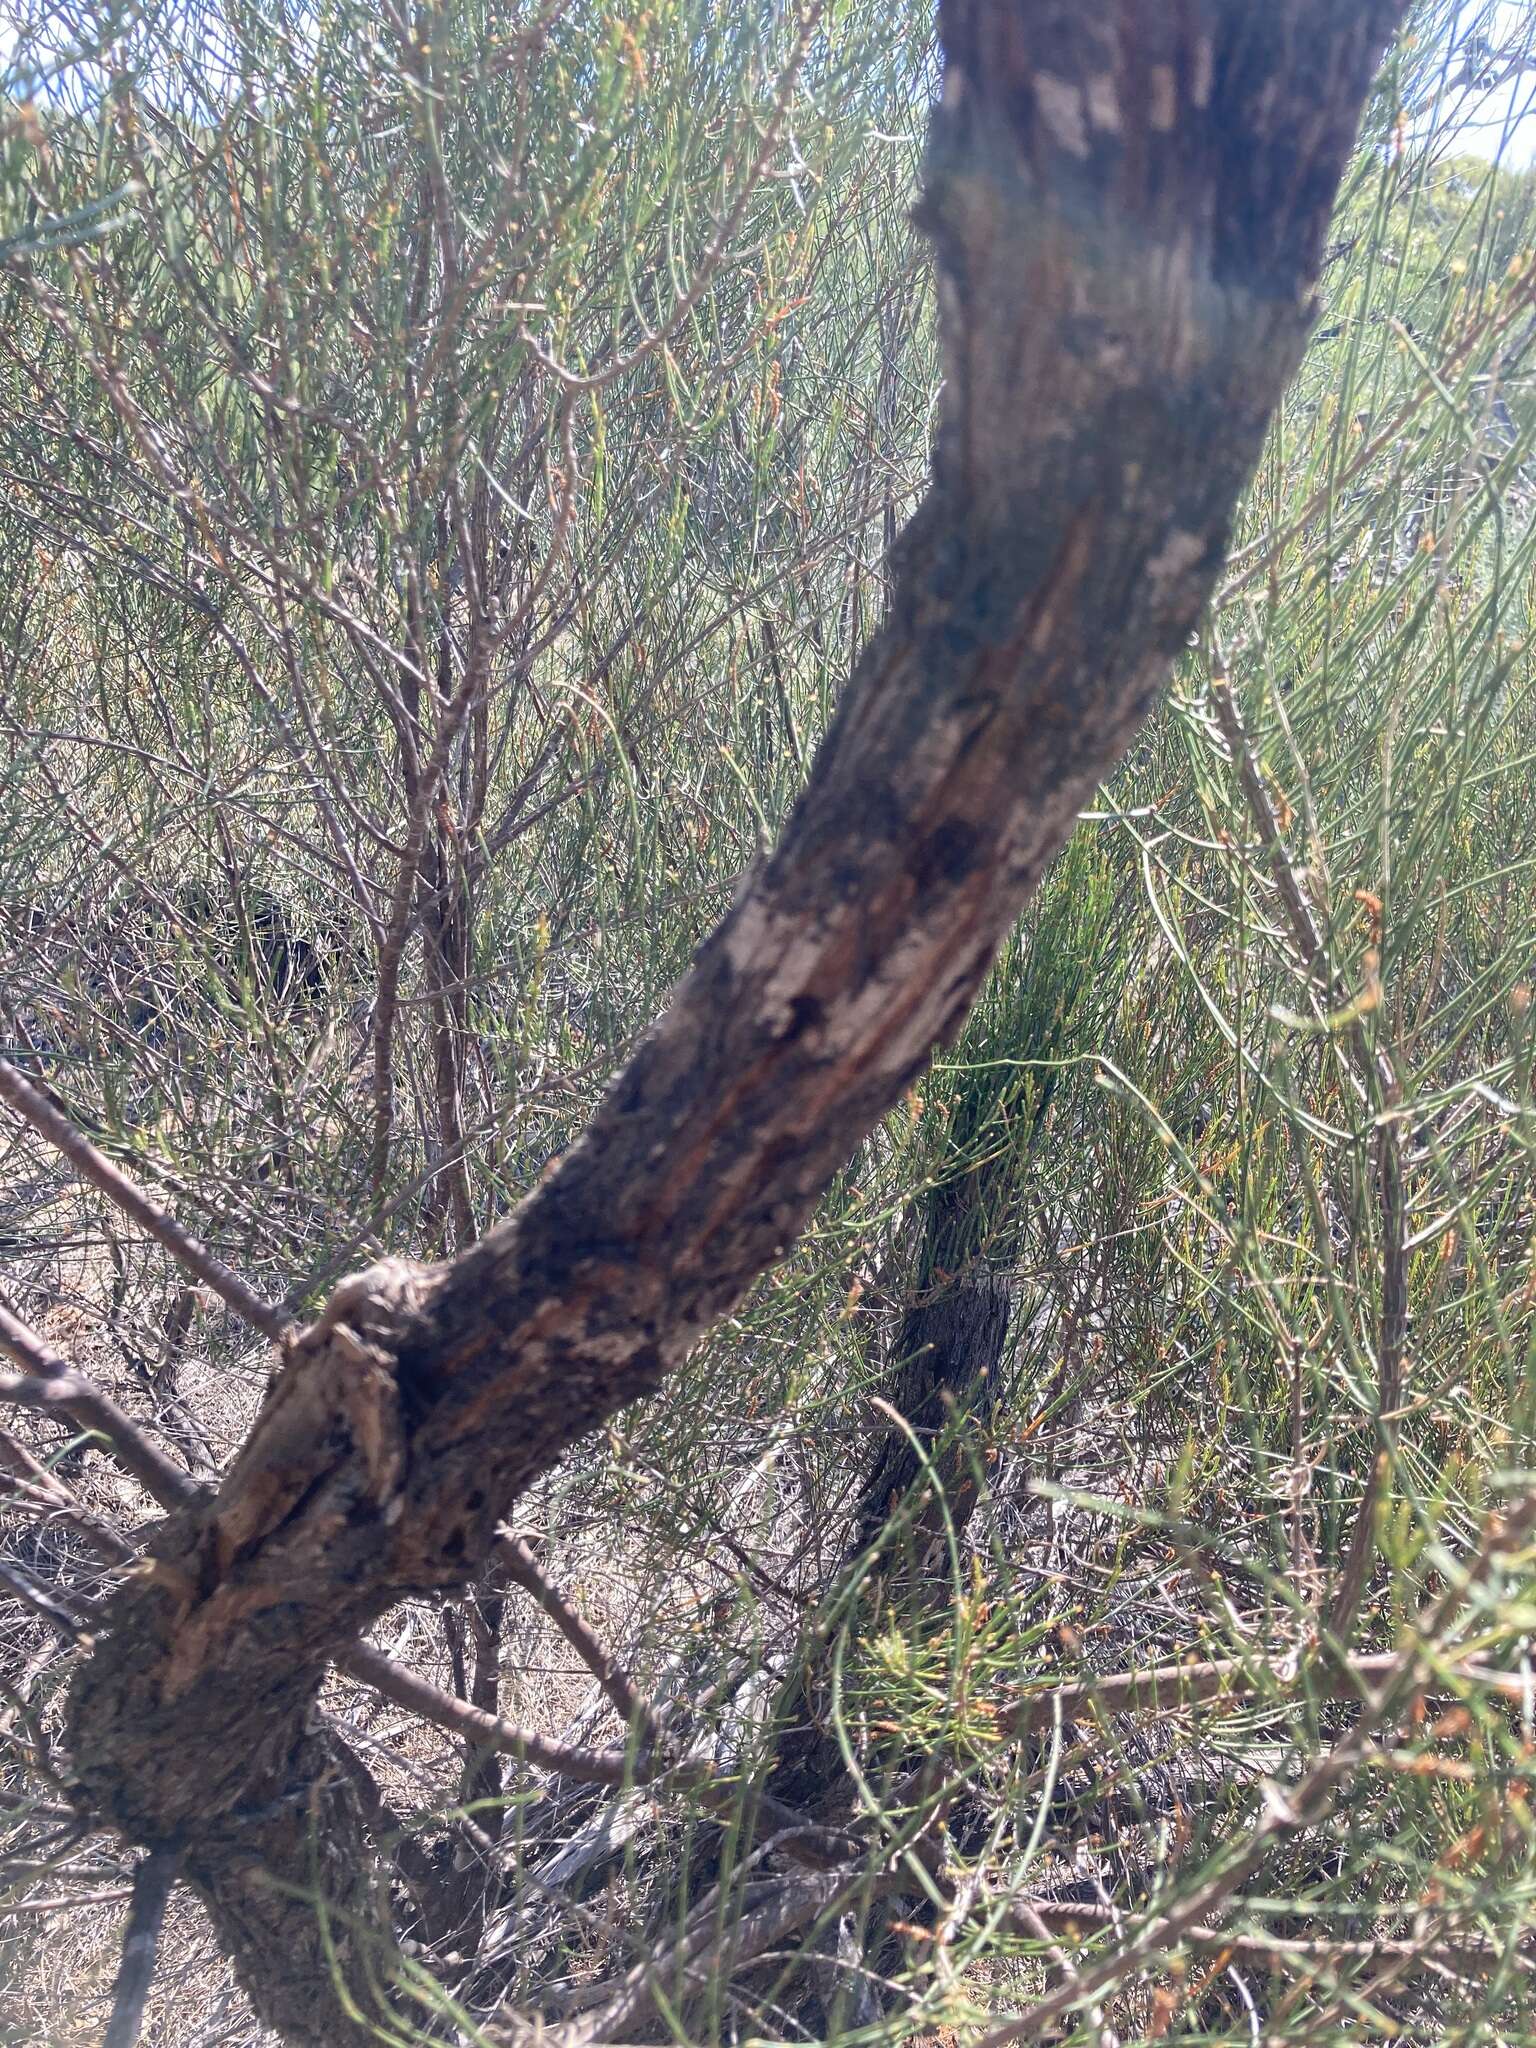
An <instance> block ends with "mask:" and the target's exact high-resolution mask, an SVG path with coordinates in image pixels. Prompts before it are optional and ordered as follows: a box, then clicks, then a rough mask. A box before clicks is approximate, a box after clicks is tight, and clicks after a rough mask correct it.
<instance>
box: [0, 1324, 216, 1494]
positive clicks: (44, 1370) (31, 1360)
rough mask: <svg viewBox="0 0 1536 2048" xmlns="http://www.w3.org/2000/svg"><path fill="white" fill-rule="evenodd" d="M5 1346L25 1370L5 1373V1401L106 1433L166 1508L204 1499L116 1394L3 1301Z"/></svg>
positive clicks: (0, 1345)
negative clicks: (56, 1412)
mask: <svg viewBox="0 0 1536 2048" xmlns="http://www.w3.org/2000/svg"><path fill="white" fill-rule="evenodd" d="M0 1351H6V1352H9V1354H10V1355H11V1357H12V1358H14V1359H15V1360H16V1362H17V1364H18V1365H20V1366H22V1367H23V1368H24V1370H23V1372H21V1373H20V1374H13V1373H0V1401H14V1402H16V1403H17V1405H18V1406H20V1407H24V1408H58V1409H61V1410H62V1411H63V1412H64V1414H66V1415H67V1416H68V1417H69V1419H70V1421H71V1422H73V1423H74V1424H75V1425H76V1426H77V1427H78V1428H80V1429H84V1430H89V1431H90V1432H91V1433H92V1434H93V1435H96V1436H101V1437H105V1438H106V1440H107V1442H108V1443H109V1444H110V1445H111V1446H112V1449H113V1451H114V1452H115V1453H116V1456H117V1461H118V1463H119V1464H120V1465H121V1466H122V1467H123V1469H124V1470H125V1471H126V1472H129V1473H131V1474H132V1475H133V1477H134V1478H135V1479H137V1480H138V1482H139V1484H140V1485H141V1486H142V1487H143V1488H144V1490H145V1492H146V1493H147V1494H149V1495H150V1497H151V1498H152V1499H153V1500H156V1501H158V1502H159V1504H160V1506H161V1507H163V1508H177V1507H185V1506H186V1504H187V1503H188V1502H189V1501H193V1500H196V1499H198V1498H199V1496H200V1495H201V1493H202V1488H201V1487H200V1486H199V1485H198V1484H197V1481H196V1480H195V1479H192V1478H189V1477H188V1475H187V1474H186V1473H185V1472H183V1471H182V1470H181V1469H180V1467H179V1466H176V1465H173V1464H172V1463H171V1461H170V1459H169V1458H168V1457H167V1456H166V1455H165V1453H164V1452H163V1451H161V1450H159V1449H157V1448H156V1446H155V1445H154V1444H152V1443H151V1442H150V1440H149V1438H148V1437H147V1436H146V1435H145V1434H144V1432H143V1430H142V1429H140V1427H139V1425H138V1424H137V1423H136V1422H134V1421H133V1420H132V1419H131V1418H130V1417H129V1416H127V1415H125V1414H124V1413H123V1411H122V1409H121V1408H119V1407H118V1405H117V1403H116V1402H115V1401H114V1400H113V1399H112V1398H111V1396H110V1395H108V1394H104V1393H103V1392H102V1391H101V1389H100V1388H99V1387H97V1386H95V1385H94V1384H93V1383H92V1382H91V1381H90V1380H88V1379H87V1378H86V1377H85V1375H84V1374H83V1373H80V1372H76V1370H75V1368H74V1367H73V1366H72V1365H70V1364H69V1363H68V1362H67V1361H66V1360H65V1359H63V1358H61V1357H60V1356H59V1354H58V1352H57V1351H55V1350H54V1348H53V1346H52V1345H51V1344H48V1343H46V1342H45V1341H44V1340H43V1338H41V1337H39V1336H38V1334H37V1333H36V1331H35V1330H30V1329H28V1327H27V1325H26V1324H25V1323H24V1322H22V1320H21V1319H20V1317H19V1316H16V1315H14V1314H13V1313H12V1312H11V1310H10V1309H9V1308H8V1307H7V1306H6V1304H5V1302H4V1301H3V1300H0Z"/></svg>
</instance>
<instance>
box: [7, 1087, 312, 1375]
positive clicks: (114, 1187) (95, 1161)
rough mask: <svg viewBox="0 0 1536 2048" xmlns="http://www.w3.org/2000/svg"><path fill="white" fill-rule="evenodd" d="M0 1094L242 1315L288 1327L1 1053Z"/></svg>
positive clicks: (272, 1328)
mask: <svg viewBox="0 0 1536 2048" xmlns="http://www.w3.org/2000/svg"><path fill="white" fill-rule="evenodd" d="M0 1100H3V1101H5V1102H7V1103H9V1105H10V1107H11V1108H12V1109H14V1110H15V1111H16V1113H17V1115H18V1116H21V1117H24V1118H25V1119H26V1121H27V1122H28V1123H29V1124H31V1126H32V1128H33V1129H34V1130H35V1131H37V1132H38V1133H39V1134H40V1135H41V1136H42V1137H44V1138H46V1139H47V1140H48V1142H49V1144H50V1145H52V1146H53V1147H54V1149H55V1150H56V1151H58V1152H60V1153H62V1154H63V1156H64V1157H65V1158H66V1159H67V1160H68V1161H69V1163H70V1165H71V1166H73V1167H75V1168H76V1169H77V1171H78V1172H80V1173H81V1174H83V1175H84V1177H85V1178H86V1179H87V1180H88V1181H90V1182H91V1183H92V1185H93V1186H95V1187H97V1188H99V1189H100V1190H101V1192H102V1193H103V1194H104V1195H106V1196H107V1197H108V1199H109V1200H110V1201H113V1202H115V1203H116V1204H117V1206H118V1207H119V1208H120V1209H121V1210H123V1211H124V1213H125V1214H127V1215H129V1216H131V1217H132V1218H133V1220H134V1222H135V1223H138V1224H141V1225H142V1226H143V1228H144V1229H145V1230H147V1231H148V1232H149V1234H150V1236H151V1237H152V1238H154V1240H155V1242H156V1243H157V1244H160V1245H163V1246H164V1247H165V1249H166V1250H167V1251H168V1252H169V1253H170V1254H171V1256H172V1258H174V1259H176V1260H178V1261H179V1262H180V1263H181V1264H182V1265H183V1266H185V1267H186V1268H187V1270H188V1272H191V1273H195V1274H196V1275H197V1277H198V1279H199V1280H201V1281H202V1282H203V1283H204V1284H205V1285H206V1286H208V1287H211V1288H212V1289H213V1291H214V1293H215V1294H216V1295H218V1297H219V1299H220V1300H221V1301H223V1302H224V1303H226V1304H227V1305H228V1306H229V1307H230V1308H232V1309H233V1310H234V1311H235V1314H236V1315H237V1316H240V1317H242V1318H243V1319H244V1321H246V1322H248V1323H249V1324H250V1325H251V1326H252V1328H253V1329H257V1330H260V1331H261V1333H262V1335H263V1336H264V1337H270V1338H271V1339H272V1341H273V1342H274V1343H277V1342H279V1341H280V1340H281V1338H282V1337H283V1335H284V1333H285V1332H286V1331H287V1330H288V1328H289V1322H288V1318H287V1317H286V1316H285V1315H284V1314H283V1312H282V1310H281V1309H280V1308H277V1307H276V1306H274V1304H273V1303H271V1302H269V1301H263V1300H262V1298H261V1296H260V1295H259V1294H256V1293H254V1292H253V1291H252V1290H251V1289H250V1288H249V1287H247V1285H246V1284H245V1282H244V1281H243V1280H242V1279H241V1278H240V1276H239V1274H238V1273H232V1272H231V1271H230V1270H229V1268H228V1266H226V1265H224V1264H223V1262H222V1261H221V1260H219V1259H217V1258H215V1257H214V1255H213V1253H212V1252H211V1251H209V1249H208V1247H207V1246H206V1245H205V1244H203V1243H201V1242H200V1241H199V1240H198V1239H197V1238H195V1237H194V1236H193V1235H192V1233H191V1232H190V1231H189V1230H185V1229H183V1227H182V1225H181V1224H179V1223H178V1222H177V1221H176V1219H175V1217H174V1216H172V1215H170V1214H169V1213H168V1212H167V1211H166V1210H164V1209H162V1208H161V1207H160V1205H159V1203H158V1202H154V1201H151V1199H150V1198H149V1196H148V1195H146V1194H145V1192H144V1190H143V1189H142V1188H141V1187H139V1186H138V1185H137V1183H136V1182H134V1181H131V1180H130V1179H129V1178H128V1176H127V1174H125V1173H124V1172H123V1171H122V1169H121V1168H120V1167H118V1166H114V1165H113V1163H112V1161H111V1160H110V1159H108V1158H107V1156H106V1154H105V1153H104V1152H99V1151H98V1150H97V1149H96V1147H95V1146H94V1145H93V1144H92V1143H91V1141H90V1139H89V1138H87V1137H85V1136H84V1135H83V1133H81V1132H80V1131H78V1130H77V1129H76V1128H75V1126H74V1125H73V1124H72V1123H71V1122H70V1120H69V1118H68V1117H67V1116H65V1115H64V1114H63V1113H62V1111H60V1110H58V1109H56V1108H55V1107H54V1105H53V1104H52V1103H51V1102H50V1101H49V1100H48V1098H47V1096H46V1095H44V1094H42V1093H41V1092H40V1090H38V1089H36V1088H34V1087H33V1085H32V1083H31V1082H30V1081H29V1080H28V1079H27V1078H26V1076H25V1075H24V1074H22V1073H20V1072H19V1071H18V1070H17V1069H16V1068H15V1067H13V1066H12V1065H11V1063H10V1061H9V1060H4V1059H0Z"/></svg>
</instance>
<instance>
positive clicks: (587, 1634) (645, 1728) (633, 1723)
mask: <svg viewBox="0 0 1536 2048" xmlns="http://www.w3.org/2000/svg"><path fill="white" fill-rule="evenodd" d="M495 1551H496V1555H497V1556H498V1557H499V1558H500V1559H501V1562H502V1564H503V1566H504V1567H505V1568H506V1572H507V1576H508V1577H509V1578H510V1579H511V1580H512V1581H513V1583H514V1584H515V1585H518V1586H521V1587H522V1588H523V1590H524V1592H527V1593H531V1594H532V1595H533V1597H534V1599H535V1600H537V1601H538V1603H539V1605H540V1606H541V1607H542V1608H543V1610H544V1612H545V1613H546V1614H547V1615H548V1616H549V1618H550V1620H551V1621H552V1622H553V1623H554V1624H555V1626H556V1628H558V1629H559V1631H560V1633H561V1634H562V1635H563V1636H564V1637H565V1639H566V1641H567V1642H568V1643H569V1644H570V1645H571V1647H572V1649H573V1650H575V1652H576V1654H577V1656H578V1657H580V1658H581V1660H582V1662H583V1663H584V1664H585V1665H586V1667H587V1669H588V1670H589V1671H590V1672H591V1673H592V1676H593V1677H594V1678H595V1679H596V1680H597V1682H598V1684H599V1685H600V1686H601V1687H602V1689H603V1691H604V1692H605V1693H606V1694H607V1695H608V1698H609V1699H610V1700H611V1701H612V1703H613V1708H614V1711H615V1713H616V1714H617V1715H618V1717H619V1719H620V1720H621V1721H623V1722H624V1723H625V1725H626V1726H627V1727H633V1728H635V1729H636V1730H638V1732H639V1735H640V1738H641V1740H642V1742H643V1743H644V1744H645V1746H646V1747H647V1748H651V1747H653V1746H654V1745H655V1743H656V1742H657V1741H658V1739H659V1734H660V1730H659V1724H658V1722H657V1718H656V1714H655V1711H654V1709H653V1708H651V1707H650V1706H649V1705H648V1704H647V1702H646V1701H645V1700H644V1699H642V1697H641V1695H640V1692H639V1689H638V1687H637V1686H636V1684H635V1682H634V1680H633V1679H632V1678H631V1677H630V1675H629V1673H628V1672H627V1671H626V1670H624V1668H623V1666H622V1665H621V1664H619V1662H618V1661H617V1659H616V1658H614V1657H613V1655H612V1654H611V1653H610V1652H609V1651H608V1650H607V1649H606V1648H605V1647H604V1645H603V1644H602V1643H601V1642H600V1641H599V1640H598V1638H597V1636H596V1634H595V1633H594V1631H593V1630H592V1629H591V1628H589V1627H588V1625H587V1623H586V1622H585V1621H584V1620H583V1619H582V1617H581V1615H580V1614H578V1613H577V1611H576V1609H575V1608H574V1607H573V1606H572V1605H571V1603H570V1601H569V1600H568V1599H567V1598H566V1597H565V1595H564V1593H562V1592H561V1590H560V1588H559V1587H558V1586H557V1585H556V1584H555V1583H554V1581H553V1580H552V1579H550V1578H548V1577H547V1576H546V1575H545V1572H544V1569H543V1567H542V1566H541V1565H540V1563H539V1560H538V1558H537V1557H536V1556H535V1555H534V1552H533V1548H532V1546H531V1545H530V1544H529V1542H528V1541H527V1539H526V1538H525V1537H523V1536H520V1535H519V1534H518V1533H517V1531H516V1530H515V1529H500V1530H498V1531H497V1535H496V1543H495Z"/></svg>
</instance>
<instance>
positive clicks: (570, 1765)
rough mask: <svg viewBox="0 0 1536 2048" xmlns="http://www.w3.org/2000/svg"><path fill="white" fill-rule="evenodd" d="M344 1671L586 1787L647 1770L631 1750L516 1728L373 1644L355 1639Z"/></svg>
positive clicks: (627, 1780) (485, 1744)
mask: <svg viewBox="0 0 1536 2048" xmlns="http://www.w3.org/2000/svg"><path fill="white" fill-rule="evenodd" d="M336 1663H337V1666H338V1668H339V1669H340V1670H342V1671H345V1672H346V1673H347V1675H348V1677H350V1678H355V1679H357V1680H358V1681H359V1682H360V1683H361V1684H363V1685H367V1686H371V1687H372V1689H373V1690H374V1691H375V1692H377V1693H381V1694H382V1695H383V1697H384V1698H385V1699H387V1700H392V1701H393V1702H394V1704H395V1705H396V1706H397V1707H405V1708H407V1709H408V1710H409V1711H410V1712H411V1713H413V1714H420V1716H421V1717H422V1719H423V1720H424V1721H431V1722H433V1723H434V1724H435V1725H436V1726H437V1727H439V1728H444V1729H447V1730H448V1731H449V1732H450V1733H451V1734H454V1735H457V1736H459V1737H461V1738H463V1739H465V1740H468V1741H470V1742H473V1743H476V1744H478V1745H479V1747H481V1748H482V1749H495V1750H501V1751H502V1752H503V1753H504V1754H506V1755H507V1756H515V1757H518V1758H520V1759H521V1760H522V1761H523V1762H524V1763H530V1764H536V1765H537V1766H538V1767H539V1768H540V1769H541V1770H546V1771H558V1772H559V1773H560V1775H561V1776H562V1777H563V1778H572V1779H574V1780H575V1781H576V1782H577V1783H578V1784H583V1785H625V1784H632V1783H634V1782H635V1781H636V1779H637V1777H638V1776H639V1775H641V1773H640V1772H639V1771H638V1770H637V1766H636V1760H635V1759H634V1757H632V1756H631V1754H630V1752H629V1751H628V1750H627V1749H577V1748H575V1747H573V1746H572V1745H571V1744H569V1743H565V1742H552V1741H551V1740H550V1739H549V1737H548V1736H546V1735H536V1734H534V1733H533V1732H532V1731H531V1730H530V1729H526V1728H515V1727H514V1726H513V1725H512V1723H511V1722H510V1721H503V1720H502V1719H501V1717H500V1716H499V1715H497V1714H486V1713H483V1712H482V1711H481V1710H480V1708H479V1707H472V1706H471V1705H470V1704H469V1702H468V1701H467V1700H459V1699H455V1698H454V1696H453V1694H452V1693H449V1692H444V1691H443V1690H442V1688H441V1687H440V1686H436V1685H433V1684H431V1683H430V1682H429V1681H428V1680H427V1679H425V1678H420V1677H418V1676H417V1674H416V1673H415V1672H414V1671H410V1670H407V1668H406V1667H405V1665H403V1664H400V1663H397V1662H396V1661H395V1659H394V1658H393V1657H389V1656H386V1655H385V1653H384V1652H383V1651H382V1650H376V1649H374V1648H373V1646H372V1645H371V1644H369V1643H354V1644H353V1646H352V1648H351V1649H350V1650H348V1651H346V1652H345V1653H344V1654H343V1655H342V1656H340V1657H338V1658H337V1659H336Z"/></svg>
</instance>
